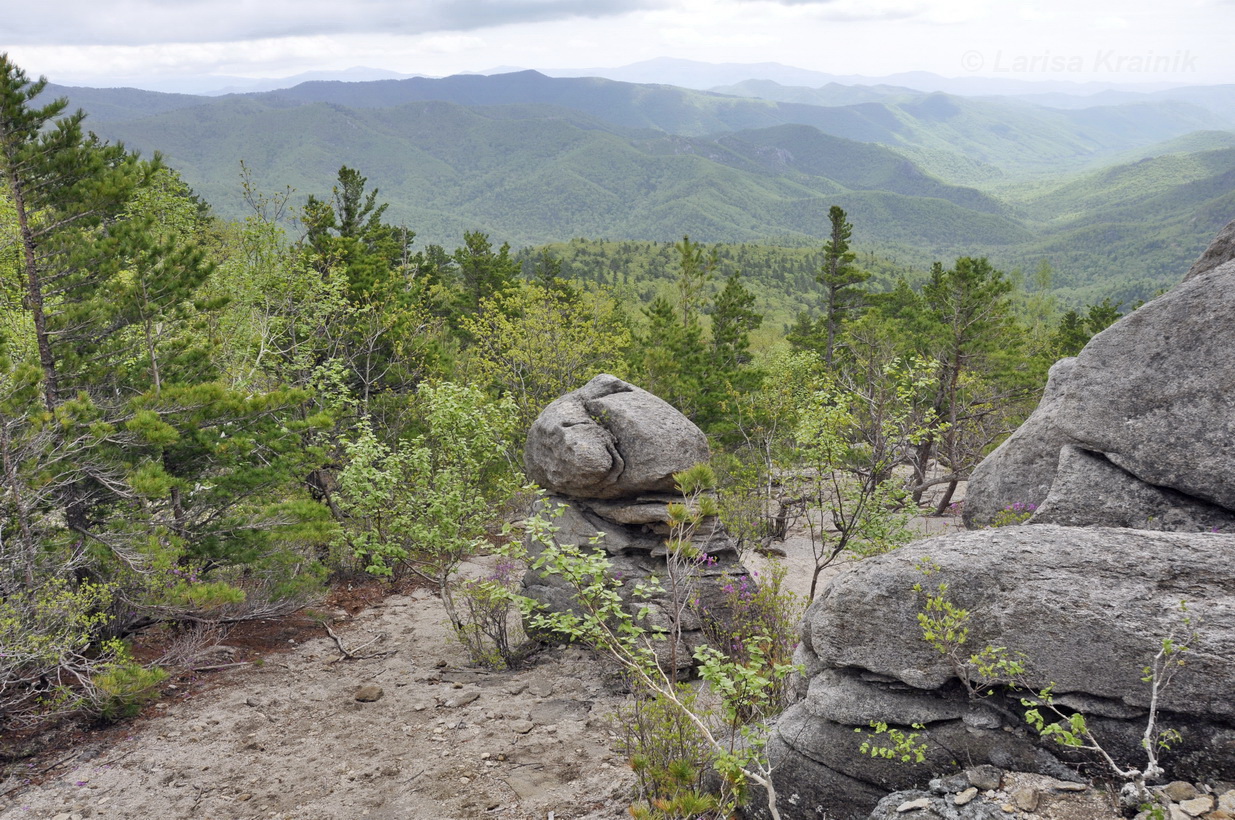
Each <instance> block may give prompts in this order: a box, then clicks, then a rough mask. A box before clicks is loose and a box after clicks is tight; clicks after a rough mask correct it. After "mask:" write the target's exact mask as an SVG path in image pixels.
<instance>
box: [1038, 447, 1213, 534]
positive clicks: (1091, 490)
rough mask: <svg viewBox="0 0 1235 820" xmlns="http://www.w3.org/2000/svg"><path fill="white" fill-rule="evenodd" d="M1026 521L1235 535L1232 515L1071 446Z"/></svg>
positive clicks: (1074, 525) (1071, 525)
mask: <svg viewBox="0 0 1235 820" xmlns="http://www.w3.org/2000/svg"><path fill="white" fill-rule="evenodd" d="M1029 523H1031V524H1061V525H1063V526H1069V527H1089V526H1098V527H1130V528H1132V529H1142V530H1159V531H1163V532H1208V531H1223V532H1235V513H1232V512H1231V511H1230V510H1225V509H1223V508H1221V507H1218V506H1215V505H1213V504H1207V503H1205V502H1204V501H1198V500H1197V499H1195V498H1191V497H1189V496H1186V495H1184V494H1182V493H1179V492H1176V491H1175V490H1171V489H1168V488H1161V487H1155V486H1153V485H1152V484H1146V483H1145V482H1144V481H1141V480H1139V479H1137V478H1136V476H1134V475H1132V474H1130V473H1128V472H1127V471H1126V470H1123V469H1121V468H1119V467H1117V466H1115V465H1114V464H1112V463H1111V462H1110V461H1109V460H1107V459H1106V457H1105V456H1102V455H1098V454H1096V453H1091V452H1089V451H1088V450H1082V449H1080V448H1079V447H1075V446H1073V445H1070V444H1069V445H1064V447H1063V449H1061V450H1060V451H1059V466H1058V469H1057V471H1056V473H1055V481H1054V483H1053V484H1052V485H1051V491H1050V493H1048V494H1047V496H1046V500H1044V501H1043V502H1042V503H1041V505H1039V507H1038V510H1037V512H1035V513H1034V515H1033V517H1032V518H1031V519H1030V520H1029Z"/></svg>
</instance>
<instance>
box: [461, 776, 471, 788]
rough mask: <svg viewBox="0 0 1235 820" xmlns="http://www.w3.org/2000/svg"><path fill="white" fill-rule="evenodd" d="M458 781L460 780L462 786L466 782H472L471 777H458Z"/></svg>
mask: <svg viewBox="0 0 1235 820" xmlns="http://www.w3.org/2000/svg"><path fill="white" fill-rule="evenodd" d="M459 782H460V783H462V784H463V785H464V786H466V785H467V784H468V783H471V782H472V778H470V777H460V778H459Z"/></svg>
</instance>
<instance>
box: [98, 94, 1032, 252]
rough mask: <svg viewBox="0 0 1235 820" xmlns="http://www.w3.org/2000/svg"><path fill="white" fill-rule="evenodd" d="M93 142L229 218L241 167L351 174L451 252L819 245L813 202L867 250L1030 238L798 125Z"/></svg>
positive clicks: (321, 184) (220, 112)
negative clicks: (161, 172)
mask: <svg viewBox="0 0 1235 820" xmlns="http://www.w3.org/2000/svg"><path fill="white" fill-rule="evenodd" d="M98 130H99V132H100V133H101V134H103V135H104V136H107V137H109V138H112V139H118V140H121V141H123V142H124V143H125V144H126V145H129V146H131V147H135V148H140V149H142V150H143V151H151V150H155V149H158V150H161V151H162V152H164V154H165V155H166V156H167V158H168V161H169V162H170V163H171V164H172V165H173V166H175V167H176V168H178V169H179V170H180V171H181V172H182V173H183V174H184V177H185V179H186V180H187V181H188V182H189V184H190V185H192V186H193V187H194V189H196V190H197V191H199V192H200V193H201V194H202V195H203V196H204V197H205V198H206V199H207V200H209V201H210V202H211V203H213V204H215V206H216V207H217V208H218V209H219V210H220V212H222V213H223V214H224V215H228V216H239V215H241V214H242V210H241V209H242V207H243V203H242V201H241V199H240V196H239V193H240V192H239V185H238V176H237V175H238V173H239V162H240V161H241V160H244V161H245V163H246V165H247V166H248V167H249V168H250V169H252V171H253V176H254V180H255V181H256V182H257V183H258V184H259V185H260V186H263V187H266V188H281V187H283V186H284V185H291V186H292V187H294V188H296V189H297V190H299V191H305V192H316V191H323V190H328V189H329V186H330V184H331V183H330V180H331V178H332V176H333V174H334V173H335V172H336V171H337V170H338V167H339V166H340V165H341V164H346V165H348V166H350V167H354V168H360V169H363V170H364V172H365V174H366V176H368V177H369V178H370V179H371V180H373V181H374V183H376V184H377V185H378V186H379V187H380V188H381V191H382V195H383V197H385V198H386V199H387V200H388V201H389V202H390V203H391V208H390V214H391V216H392V217H394V218H396V219H398V220H400V221H402V222H405V223H406V224H407V225H409V226H410V227H412V228H413V229H414V230H416V231H417V233H418V235H419V236H420V237H421V239H422V241H425V242H433V243H439V244H443V245H450V244H453V243H455V242H457V240H458V237H459V236H461V235H462V232H463V231H464V230H468V229H472V228H481V229H483V230H485V231H487V232H490V233H492V234H494V235H495V236H496V237H500V238H501V239H502V240H504V241H510V242H511V243H512V244H515V245H526V244H540V243H543V242H550V241H556V240H562V239H570V238H572V237H575V236H592V237H606V238H631V239H671V238H673V237H678V238H680V237H681V236H682V235H684V234H689V235H690V236H691V237H692V238H694V239H697V240H702V241H708V242H717V241H754V240H759V239H767V238H773V237H796V238H797V239H798V240H799V241H805V240H806V239H807V238H809V237H818V236H821V235H823V233H824V232H825V230H826V227H827V208H828V205H829V204H832V203H838V204H841V205H842V207H844V208H846V209H847V210H850V211H851V212H852V213H853V214H854V215H855V220H857V221H859V224H860V225H861V226H862V228H861V230H862V235H863V236H864V237H865V238H866V241H868V242H875V243H911V244H915V245H919V246H922V247H924V248H926V247H929V248H933V249H939V250H941V251H947V252H951V251H952V250H953V249H958V248H960V247H962V246H973V245H982V246H996V245H1004V244H1008V243H1011V242H1020V241H1025V240H1026V239H1028V238H1030V235H1029V234H1028V233H1027V232H1026V231H1025V230H1024V229H1023V228H1022V227H1020V226H1019V225H1017V224H1016V223H1015V222H1014V221H1013V220H1011V219H1009V218H1008V217H1006V216H1004V215H1002V214H1001V211H1002V210H1003V208H1002V206H1000V205H999V204H998V203H997V202H996V201H995V200H993V199H991V198H990V197H987V196H985V195H983V194H981V193H979V192H978V191H976V190H973V189H967V188H963V187H958V186H952V185H947V184H946V183H943V182H941V181H939V180H938V179H935V178H933V177H931V176H930V175H928V174H926V173H924V172H923V171H922V170H921V169H919V168H918V167H917V166H915V165H914V163H912V162H911V161H909V160H907V159H905V158H904V157H902V156H900V155H898V154H896V153H894V152H892V151H891V150H889V149H887V148H884V147H881V146H877V145H869V144H863V143H857V142H852V141H849V140H844V139H841V138H837V137H830V136H827V135H825V134H822V133H820V132H819V131H818V130H815V129H812V128H807V127H803V126H786V127H781V128H773V129H766V130H761V131H743V132H729V133H726V134H724V135H723V136H721V137H717V138H700V137H685V136H675V135H670V134H666V133H664V132H658V131H648V130H645V131H639V132H635V131H631V130H630V129H625V128H614V127H609V126H606V125H605V124H604V123H602V122H600V121H599V120H596V119H594V118H587V117H585V116H584V115H580V114H578V113H571V112H569V111H568V110H567V109H560V108H556V107H548V106H544V105H518V106H483V107H474V108H472V107H465V106H461V105H456V104H452V103H443V102H429V103H409V104H405V105H400V106H395V107H391V108H359V109H355V108H344V107H342V106H339V105H335V104H329V103H315V104H308V105H302V106H293V107H287V106H286V104H283V105H280V104H279V103H278V102H277V101H275V100H272V99H262V98H232V99H225V100H220V101H218V102H216V103H214V104H211V105H203V106H197V107H193V108H186V109H180V110H177V111H172V112H167V113H164V114H159V115H155V116H152V117H147V118H144V119H141V120H134V121H129V122H109V123H103V124H101V125H100V126H99V127H98Z"/></svg>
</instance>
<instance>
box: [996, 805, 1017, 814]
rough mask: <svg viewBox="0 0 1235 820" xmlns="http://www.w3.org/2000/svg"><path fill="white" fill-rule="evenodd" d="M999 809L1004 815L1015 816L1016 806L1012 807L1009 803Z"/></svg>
mask: <svg viewBox="0 0 1235 820" xmlns="http://www.w3.org/2000/svg"><path fill="white" fill-rule="evenodd" d="M999 808H1001V809H1002V810H1003V812H1004V814H1016V806H1013V805H1012V804H1011V803H1004V804H1003V805H1002V806H1000V807H999Z"/></svg>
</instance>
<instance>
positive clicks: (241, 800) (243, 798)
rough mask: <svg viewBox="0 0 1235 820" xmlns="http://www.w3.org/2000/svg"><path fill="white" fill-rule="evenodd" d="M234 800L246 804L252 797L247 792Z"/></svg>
mask: <svg viewBox="0 0 1235 820" xmlns="http://www.w3.org/2000/svg"><path fill="white" fill-rule="evenodd" d="M236 799H237V800H239V801H240V802H241V803H244V802H247V801H249V800H252V799H253V795H251V794H249V793H248V792H245V793H244V794H242V795H240V796H239V797H237V798H236Z"/></svg>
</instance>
